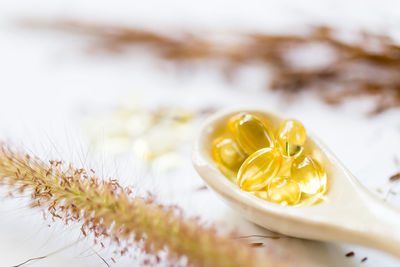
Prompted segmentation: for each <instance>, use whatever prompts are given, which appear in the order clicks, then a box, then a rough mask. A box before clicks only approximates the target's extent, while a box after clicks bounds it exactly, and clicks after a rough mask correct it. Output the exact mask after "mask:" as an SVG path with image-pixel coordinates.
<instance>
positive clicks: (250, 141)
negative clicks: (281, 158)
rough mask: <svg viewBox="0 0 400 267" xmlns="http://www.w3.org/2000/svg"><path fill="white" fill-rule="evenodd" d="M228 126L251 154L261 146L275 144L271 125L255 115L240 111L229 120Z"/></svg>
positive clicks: (244, 148) (240, 143)
mask: <svg viewBox="0 0 400 267" xmlns="http://www.w3.org/2000/svg"><path fill="white" fill-rule="evenodd" d="M228 128H229V130H230V132H231V134H232V135H233V137H234V138H235V140H236V141H237V142H238V143H239V145H240V146H241V147H242V149H243V150H244V151H245V152H246V153H247V154H249V155H250V154H252V153H254V152H256V151H257V150H259V149H261V148H265V147H273V146H274V140H273V138H274V136H273V132H272V131H271V130H270V127H269V126H268V125H267V124H265V123H264V122H262V121H261V120H260V119H258V118H257V117H256V116H254V115H250V114H248V113H239V114H237V115H235V116H233V117H232V118H231V119H230V120H229V122H228Z"/></svg>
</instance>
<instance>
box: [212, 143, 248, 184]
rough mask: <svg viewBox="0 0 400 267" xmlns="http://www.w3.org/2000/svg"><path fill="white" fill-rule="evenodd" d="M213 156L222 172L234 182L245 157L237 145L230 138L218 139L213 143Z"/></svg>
mask: <svg viewBox="0 0 400 267" xmlns="http://www.w3.org/2000/svg"><path fill="white" fill-rule="evenodd" d="M213 156H214V159H215V161H216V162H217V164H218V167H219V169H220V170H221V171H222V173H223V174H224V175H225V176H227V177H228V178H230V179H231V180H232V181H233V182H234V181H235V180H236V174H237V172H238V170H239V168H240V166H241V165H242V163H243V161H244V160H245V159H246V155H245V153H244V152H243V151H241V149H240V147H239V145H238V144H237V143H236V142H235V141H233V140H232V139H230V138H223V139H219V140H218V141H216V142H215V144H214V147H213Z"/></svg>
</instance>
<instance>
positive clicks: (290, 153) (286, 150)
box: [277, 119, 306, 157]
mask: <svg viewBox="0 0 400 267" xmlns="http://www.w3.org/2000/svg"><path fill="white" fill-rule="evenodd" d="M277 141H278V143H279V145H280V146H281V149H282V154H283V156H285V157H296V156H298V155H299V154H300V153H301V151H302V150H303V144H304V142H305V141H306V130H305V129H304V126H303V125H302V124H301V123H300V122H299V121H297V120H294V119H290V120H285V121H284V122H283V123H282V124H281V126H280V127H279V130H278V134H277Z"/></svg>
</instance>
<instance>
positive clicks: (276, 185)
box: [267, 177, 301, 206]
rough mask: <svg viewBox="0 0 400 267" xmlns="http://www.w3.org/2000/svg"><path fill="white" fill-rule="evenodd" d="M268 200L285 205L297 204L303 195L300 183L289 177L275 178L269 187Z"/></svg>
mask: <svg viewBox="0 0 400 267" xmlns="http://www.w3.org/2000/svg"><path fill="white" fill-rule="evenodd" d="M267 193H268V200H269V201H272V202H275V203H278V204H281V205H283V206H287V205H295V204H296V203H297V202H299V200H300V197H301V190H300V186H299V184H298V183H297V182H296V181H294V180H293V179H291V178H289V177H276V178H273V179H272V180H271V181H270V182H269V183H268V187H267Z"/></svg>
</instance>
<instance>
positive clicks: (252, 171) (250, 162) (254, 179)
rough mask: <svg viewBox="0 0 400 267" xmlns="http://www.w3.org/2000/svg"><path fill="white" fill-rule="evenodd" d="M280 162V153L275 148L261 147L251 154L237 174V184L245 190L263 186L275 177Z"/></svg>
mask: <svg viewBox="0 0 400 267" xmlns="http://www.w3.org/2000/svg"><path fill="white" fill-rule="evenodd" d="M281 163H282V155H281V153H280V151H279V150H277V149H275V148H270V147H267V148H262V149H260V150H257V151H256V152H254V153H253V154H251V155H250V156H249V157H248V158H247V159H246V160H245V161H244V162H243V164H242V166H241V167H240V169H239V172H238V174H237V184H238V185H239V187H240V188H241V189H243V190H245V191H257V190H261V189H262V188H264V187H265V186H266V185H267V183H268V181H269V180H270V179H271V178H273V177H275V175H276V174H277V173H278V171H279V168H280V166H281Z"/></svg>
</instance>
